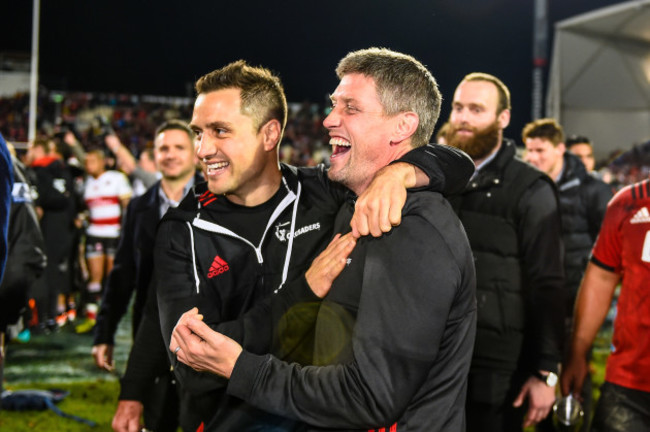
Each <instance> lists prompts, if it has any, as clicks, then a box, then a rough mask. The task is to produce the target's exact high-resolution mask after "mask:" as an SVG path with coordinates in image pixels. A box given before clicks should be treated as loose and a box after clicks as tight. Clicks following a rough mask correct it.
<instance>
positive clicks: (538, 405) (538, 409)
mask: <svg viewBox="0 0 650 432" xmlns="http://www.w3.org/2000/svg"><path fill="white" fill-rule="evenodd" d="M526 398H528V412H527V413H526V417H525V418H524V425H523V426H524V427H528V426H532V425H536V424H537V423H539V422H540V421H542V420H544V419H545V418H546V416H547V415H548V413H549V412H550V411H551V407H552V406H553V403H554V402H555V387H549V386H547V385H546V383H545V382H543V381H541V380H540V379H538V378H535V377H530V378H528V380H527V381H526V382H525V383H524V385H523V386H522V388H521V392H519V395H518V396H517V398H516V399H515V402H514V403H513V404H512V406H514V407H515V408H518V407H520V406H522V404H523V403H524V400H525V399H526Z"/></svg>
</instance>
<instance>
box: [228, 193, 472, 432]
mask: <svg viewBox="0 0 650 432" xmlns="http://www.w3.org/2000/svg"><path fill="white" fill-rule="evenodd" d="M352 212H353V203H351V202H350V203H348V204H346V205H345V206H344V207H343V208H342V209H341V212H340V213H339V217H338V220H337V227H336V231H337V232H338V231H343V230H346V228H347V227H348V226H349V221H350V218H351V216H352ZM475 283H476V280H475V276H474V266H473V262H472V253H471V250H470V247H469V242H468V240H467V237H466V236H465V232H464V230H463V228H462V225H461V223H460V221H459V220H458V218H457V217H456V215H455V214H454V212H453V211H452V209H451V206H450V205H449V204H448V202H447V201H446V200H445V199H444V198H443V197H442V196H441V195H439V194H435V193H430V192H426V191H421V192H409V194H408V197H407V201H406V205H405V207H404V209H403V217H402V223H401V224H400V225H399V226H397V227H395V228H394V229H393V230H392V231H391V232H390V233H388V234H385V235H383V236H382V237H380V238H372V237H365V238H362V239H360V240H359V241H358V243H357V245H356V247H355V249H354V250H353V251H352V253H351V254H350V257H349V259H348V264H347V267H346V268H345V269H344V270H343V272H342V273H341V274H340V275H339V277H338V278H337V279H336V280H335V281H334V283H333V285H332V288H331V290H330V292H329V294H328V295H327V296H326V297H325V299H324V300H323V302H322V304H321V306H320V309H319V311H318V316H317V319H316V330H315V332H316V333H315V350H314V360H313V364H314V365H316V366H320V367H314V366H304V367H301V366H300V365H298V364H296V363H294V364H290V363H287V362H283V361H281V360H279V359H278V358H277V357H275V356H271V355H255V354H253V353H251V352H246V351H244V352H243V353H242V355H241V357H240V358H239V360H238V361H237V363H236V365H235V369H234V371H233V374H232V376H231V379H230V384H229V386H228V393H229V394H231V395H234V396H237V397H240V398H242V399H244V400H246V401H248V402H249V403H251V404H252V405H254V406H257V407H259V408H261V409H264V410H266V411H269V412H274V413H276V414H278V415H282V416H285V417H289V418H294V419H298V420H300V421H301V422H304V423H306V424H307V425H308V426H306V429H307V430H309V431H324V430H332V431H333V430H337V431H341V430H346V431H347V430H366V431H367V430H386V431H388V430H391V431H397V432H403V431H427V432H432V431H460V430H463V429H464V424H465V394H466V390H467V373H468V371H469V365H470V361H471V356H472V347H473V345H474V335H475V331H476V327H475V326H476V298H475Z"/></svg>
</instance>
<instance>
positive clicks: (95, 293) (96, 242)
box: [76, 150, 133, 333]
mask: <svg viewBox="0 0 650 432" xmlns="http://www.w3.org/2000/svg"><path fill="white" fill-rule="evenodd" d="M86 174H87V178H86V185H85V189H84V200H85V202H86V206H87V207H88V211H89V221H88V228H87V229H86V263H87V265H88V274H89V281H88V285H87V295H88V296H87V299H86V301H87V304H86V306H85V320H84V322H82V323H80V324H79V325H78V326H77V328H76V331H77V333H86V332H89V331H91V330H92V329H93V327H94V326H95V320H96V318H97V310H98V303H99V299H100V298H101V291H102V283H103V281H104V277H105V276H106V275H107V274H108V273H110V271H111V270H112V268H113V258H114V257H115V250H116V248H117V241H118V239H119V236H120V227H121V218H122V213H123V209H125V208H126V205H127V204H128V202H129V199H130V198H131V195H132V193H133V192H132V190H131V185H130V184H129V181H128V179H127V178H126V176H125V175H124V174H123V173H121V172H119V171H112V170H109V171H107V170H106V167H105V157H104V152H103V151H102V150H93V151H90V152H88V154H86Z"/></svg>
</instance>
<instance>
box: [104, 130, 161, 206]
mask: <svg viewBox="0 0 650 432" xmlns="http://www.w3.org/2000/svg"><path fill="white" fill-rule="evenodd" d="M104 142H105V143H106V147H108V149H109V150H110V151H111V152H112V153H113V154H114V155H115V158H116V159H117V167H118V168H119V169H120V170H121V171H122V172H124V173H125V174H126V175H128V176H130V177H131V178H132V181H133V183H134V185H135V186H137V187H138V189H139V191H140V193H134V195H135V196H138V195H141V194H142V193H144V191H146V190H147V189H149V188H150V187H151V186H153V185H154V184H155V183H156V182H157V181H158V177H159V176H158V171H157V170H156V166H155V164H153V157H152V158H151V159H150V160H151V163H149V164H146V156H145V163H144V166H143V165H142V164H141V163H139V162H136V160H135V157H133V154H132V153H131V151H130V150H129V149H127V148H126V147H125V146H124V145H123V144H122V142H121V141H120V139H119V138H118V137H117V135H115V134H114V133H113V132H111V133H110V134H109V135H106V137H105V138H104ZM142 153H144V154H146V151H143V152H142ZM151 156H153V154H151Z"/></svg>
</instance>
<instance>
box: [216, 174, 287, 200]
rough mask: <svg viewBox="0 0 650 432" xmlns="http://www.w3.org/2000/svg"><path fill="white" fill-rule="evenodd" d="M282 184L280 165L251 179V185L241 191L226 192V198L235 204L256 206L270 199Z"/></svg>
mask: <svg viewBox="0 0 650 432" xmlns="http://www.w3.org/2000/svg"><path fill="white" fill-rule="evenodd" d="M281 184H282V171H280V167H279V166H278V167H277V168H275V169H273V170H272V171H271V172H270V173H267V174H265V175H261V176H260V177H259V178H257V179H255V180H251V181H250V185H249V186H248V187H247V188H246V189H244V190H242V191H241V192H239V193H231V194H226V198H227V199H228V200H229V201H230V202H232V203H234V204H238V205H241V206H245V207H255V206H258V205H260V204H264V203H265V202H267V201H268V200H270V199H271V198H272V197H273V195H275V193H276V192H277V191H278V189H280V185H281Z"/></svg>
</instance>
